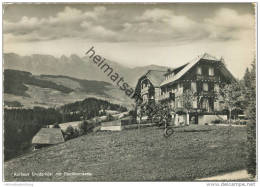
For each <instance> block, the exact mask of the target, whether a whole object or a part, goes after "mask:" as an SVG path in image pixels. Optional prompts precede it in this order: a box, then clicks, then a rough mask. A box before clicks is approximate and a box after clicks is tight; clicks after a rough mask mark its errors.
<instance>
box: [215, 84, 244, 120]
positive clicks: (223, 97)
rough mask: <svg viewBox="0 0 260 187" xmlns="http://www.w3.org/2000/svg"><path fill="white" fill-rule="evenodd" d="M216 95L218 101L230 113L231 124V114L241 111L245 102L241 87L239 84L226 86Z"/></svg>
mask: <svg viewBox="0 0 260 187" xmlns="http://www.w3.org/2000/svg"><path fill="white" fill-rule="evenodd" d="M216 94H217V100H218V101H219V102H220V103H222V104H223V105H224V107H225V108H226V109H227V110H228V111H229V124H231V112H232V110H234V109H239V108H240V107H239V105H240V103H241V101H242V100H243V95H242V90H241V86H240V85H239V84H238V83H233V84H226V85H225V86H223V87H222V88H220V89H219V90H218V92H217V93H216Z"/></svg>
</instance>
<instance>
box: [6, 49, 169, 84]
mask: <svg viewBox="0 0 260 187" xmlns="http://www.w3.org/2000/svg"><path fill="white" fill-rule="evenodd" d="M106 63H107V64H108V65H109V66H110V67H112V68H113V69H114V72H117V73H118V74H120V76H121V77H123V78H124V80H125V82H127V83H128V84H130V85H131V86H133V87H134V86H135V84H136V82H137V80H138V78H139V76H140V75H142V74H143V73H145V72H146V71H147V70H148V69H153V70H166V69H167V67H164V66H157V65H149V66H141V67H135V68H129V67H126V66H124V65H122V64H120V63H117V62H113V61H110V60H106ZM4 69H14V70H21V71H28V72H31V73H32V74H35V75H40V74H45V75H46V74H47V75H65V76H70V77H74V78H78V79H86V80H98V81H105V82H111V80H110V79H109V77H107V75H106V74H105V73H104V72H103V71H102V70H100V69H99V68H98V67H97V65H96V64H94V63H92V62H90V60H89V58H88V57H87V56H85V57H79V56H77V55H75V54H73V55H70V56H69V57H67V56H65V55H62V56H61V57H60V58H57V57H54V56H51V55H41V54H34V55H31V56H20V55H18V54H15V53H5V54H4Z"/></svg>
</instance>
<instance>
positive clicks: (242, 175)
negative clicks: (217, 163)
mask: <svg viewBox="0 0 260 187" xmlns="http://www.w3.org/2000/svg"><path fill="white" fill-rule="evenodd" d="M197 180H199V181H227V180H231V181H235V180H252V178H251V176H250V175H249V174H248V173H247V171H246V170H245V169H244V170H238V171H234V172H230V173H225V174H222V175H216V176H213V177H207V178H200V179H197Z"/></svg>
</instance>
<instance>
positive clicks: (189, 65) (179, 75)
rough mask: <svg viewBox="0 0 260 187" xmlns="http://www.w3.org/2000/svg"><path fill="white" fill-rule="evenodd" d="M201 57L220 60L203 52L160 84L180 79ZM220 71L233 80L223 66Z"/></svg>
mask: <svg viewBox="0 0 260 187" xmlns="http://www.w3.org/2000/svg"><path fill="white" fill-rule="evenodd" d="M201 59H204V60H210V61H216V62H221V60H220V59H217V58H216V57H214V56H212V55H210V54H208V53H204V54H202V55H199V56H197V57H196V58H194V59H192V60H191V61H190V62H188V63H187V65H186V66H185V67H184V68H183V69H182V70H181V71H179V72H178V73H177V74H176V75H175V76H173V77H171V78H169V79H168V80H164V81H163V82H162V83H161V84H160V86H163V85H166V84H168V83H171V82H174V81H177V80H178V79H180V78H181V77H182V76H183V75H184V74H185V73H187V72H188V71H189V70H190V69H191V68H192V67H193V66H194V65H196V64H197V63H198V62H199V61H200V60H201ZM221 69H222V71H224V72H225V73H226V75H227V76H229V77H230V78H231V79H233V80H235V78H234V77H233V75H232V74H231V73H230V72H229V71H228V70H227V69H226V68H225V67H222V68H221Z"/></svg>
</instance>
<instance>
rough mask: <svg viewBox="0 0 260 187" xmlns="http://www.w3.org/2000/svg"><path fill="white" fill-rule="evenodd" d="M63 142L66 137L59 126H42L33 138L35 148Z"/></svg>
mask: <svg viewBox="0 0 260 187" xmlns="http://www.w3.org/2000/svg"><path fill="white" fill-rule="evenodd" d="M62 142H64V138H63V134H62V132H61V129H59V128H41V130H40V131H39V132H38V133H37V134H36V135H35V136H34V137H33V139H32V145H33V146H34V150H35V149H39V148H42V147H46V146H49V145H54V144H58V143H62Z"/></svg>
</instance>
